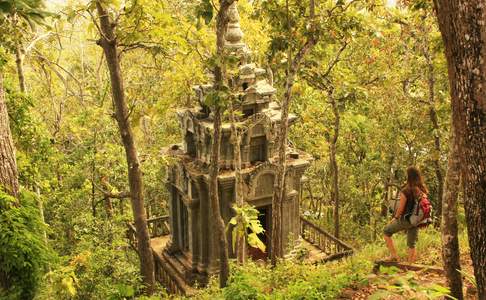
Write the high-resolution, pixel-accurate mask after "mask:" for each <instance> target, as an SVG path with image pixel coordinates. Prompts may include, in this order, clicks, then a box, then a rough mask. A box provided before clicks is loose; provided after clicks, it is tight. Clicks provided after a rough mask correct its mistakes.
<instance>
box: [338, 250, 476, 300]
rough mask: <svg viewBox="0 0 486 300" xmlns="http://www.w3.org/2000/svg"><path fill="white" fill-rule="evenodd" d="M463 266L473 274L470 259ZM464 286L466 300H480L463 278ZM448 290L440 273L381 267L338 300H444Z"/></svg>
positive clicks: (471, 286) (466, 259)
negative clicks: (477, 299)
mask: <svg viewBox="0 0 486 300" xmlns="http://www.w3.org/2000/svg"><path fill="white" fill-rule="evenodd" d="M422 262H423V261H421V263H422ZM461 264H462V269H463V270H464V271H465V274H473V270H472V265H471V260H470V258H469V255H467V254H464V255H462V256H461ZM434 267H436V268H437V267H440V265H434ZM370 271H371V270H370ZM463 283H464V295H465V299H471V300H473V299H476V293H475V289H474V287H473V285H472V283H471V282H470V280H469V279H467V278H464V277H463ZM445 286H446V279H445V277H444V275H443V274H438V273H437V272H436V271H430V270H427V269H422V270H419V271H410V270H403V269H400V268H397V267H395V266H389V267H388V266H386V267H385V266H381V267H380V268H379V272H378V273H377V274H370V275H369V276H368V278H367V281H366V282H364V283H361V284H358V283H357V284H355V285H354V286H351V287H349V288H347V289H345V290H343V292H342V293H341V296H340V297H339V298H338V299H356V300H358V299H369V300H379V299H389V300H402V299H419V300H420V299H443V298H444V296H445V295H446V293H447V289H445V288H444V287H445Z"/></svg>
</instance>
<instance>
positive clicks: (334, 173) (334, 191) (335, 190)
mask: <svg viewBox="0 0 486 300" xmlns="http://www.w3.org/2000/svg"><path fill="white" fill-rule="evenodd" d="M329 99H330V102H331V106H332V111H333V114H334V133H333V136H332V139H331V140H330V143H329V164H330V165H331V178H332V179H331V180H332V184H331V199H332V201H333V203H334V236H335V237H336V238H339V167H338V164H337V160H336V145H337V141H338V138H339V123H340V116H339V108H338V106H337V103H336V100H335V99H334V98H333V95H332V91H330V92H329Z"/></svg>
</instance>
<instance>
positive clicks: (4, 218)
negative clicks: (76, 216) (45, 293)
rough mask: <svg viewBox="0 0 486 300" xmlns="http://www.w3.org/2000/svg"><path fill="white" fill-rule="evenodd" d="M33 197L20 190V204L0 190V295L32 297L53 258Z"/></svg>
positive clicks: (11, 297) (16, 297) (22, 297)
mask: <svg viewBox="0 0 486 300" xmlns="http://www.w3.org/2000/svg"><path fill="white" fill-rule="evenodd" d="M44 226H45V225H44V224H42V222H41V220H40V217H39V211H38V209H37V206H36V203H35V197H34V196H33V195H32V194H30V193H27V192H23V193H21V196H20V205H16V201H15V199H14V198H13V197H11V196H9V195H7V194H5V193H3V192H0V228H1V230H0V270H1V271H0V278H1V282H0V283H1V285H2V286H3V287H4V288H5V289H4V290H3V291H2V290H0V297H3V298H5V299H32V298H33V297H34V295H35V293H36V291H37V288H38V287H39V282H40V280H41V278H42V275H43V274H44V273H45V271H46V267H47V265H48V263H49V262H50V261H52V259H53V255H52V253H51V251H50V249H49V248H48V247H47V246H46V244H45V242H44V240H43V238H42V236H43V229H44Z"/></svg>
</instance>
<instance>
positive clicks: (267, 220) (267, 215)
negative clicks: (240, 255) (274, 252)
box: [248, 205, 272, 260]
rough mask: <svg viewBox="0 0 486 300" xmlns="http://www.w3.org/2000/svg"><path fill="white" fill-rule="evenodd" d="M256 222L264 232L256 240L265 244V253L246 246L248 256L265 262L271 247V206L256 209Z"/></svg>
mask: <svg viewBox="0 0 486 300" xmlns="http://www.w3.org/2000/svg"><path fill="white" fill-rule="evenodd" d="M257 210H258V220H259V221H260V224H261V225H262V227H263V229H264V232H262V233H260V234H259V235H258V238H259V239H260V240H261V241H262V242H263V243H264V244H265V252H263V251H261V250H260V249H258V248H253V247H250V246H248V254H249V255H250V257H251V258H252V259H253V260H258V259H262V260H266V259H267V258H268V257H269V253H270V245H271V241H272V240H271V233H272V228H271V226H270V225H271V223H272V206H271V205H267V206H262V207H258V208H257Z"/></svg>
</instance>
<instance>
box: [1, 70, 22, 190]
mask: <svg viewBox="0 0 486 300" xmlns="http://www.w3.org/2000/svg"><path fill="white" fill-rule="evenodd" d="M1 67H2V66H0V189H5V191H6V192H7V193H9V194H10V195H12V196H14V197H15V198H17V197H18V193H19V175H18V172H17V161H16V159H15V148H14V144H13V140H12V133H11V132H10V124H9V119H8V112H7V104H6V103H5V91H4V89H3V72H2V70H1Z"/></svg>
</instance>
